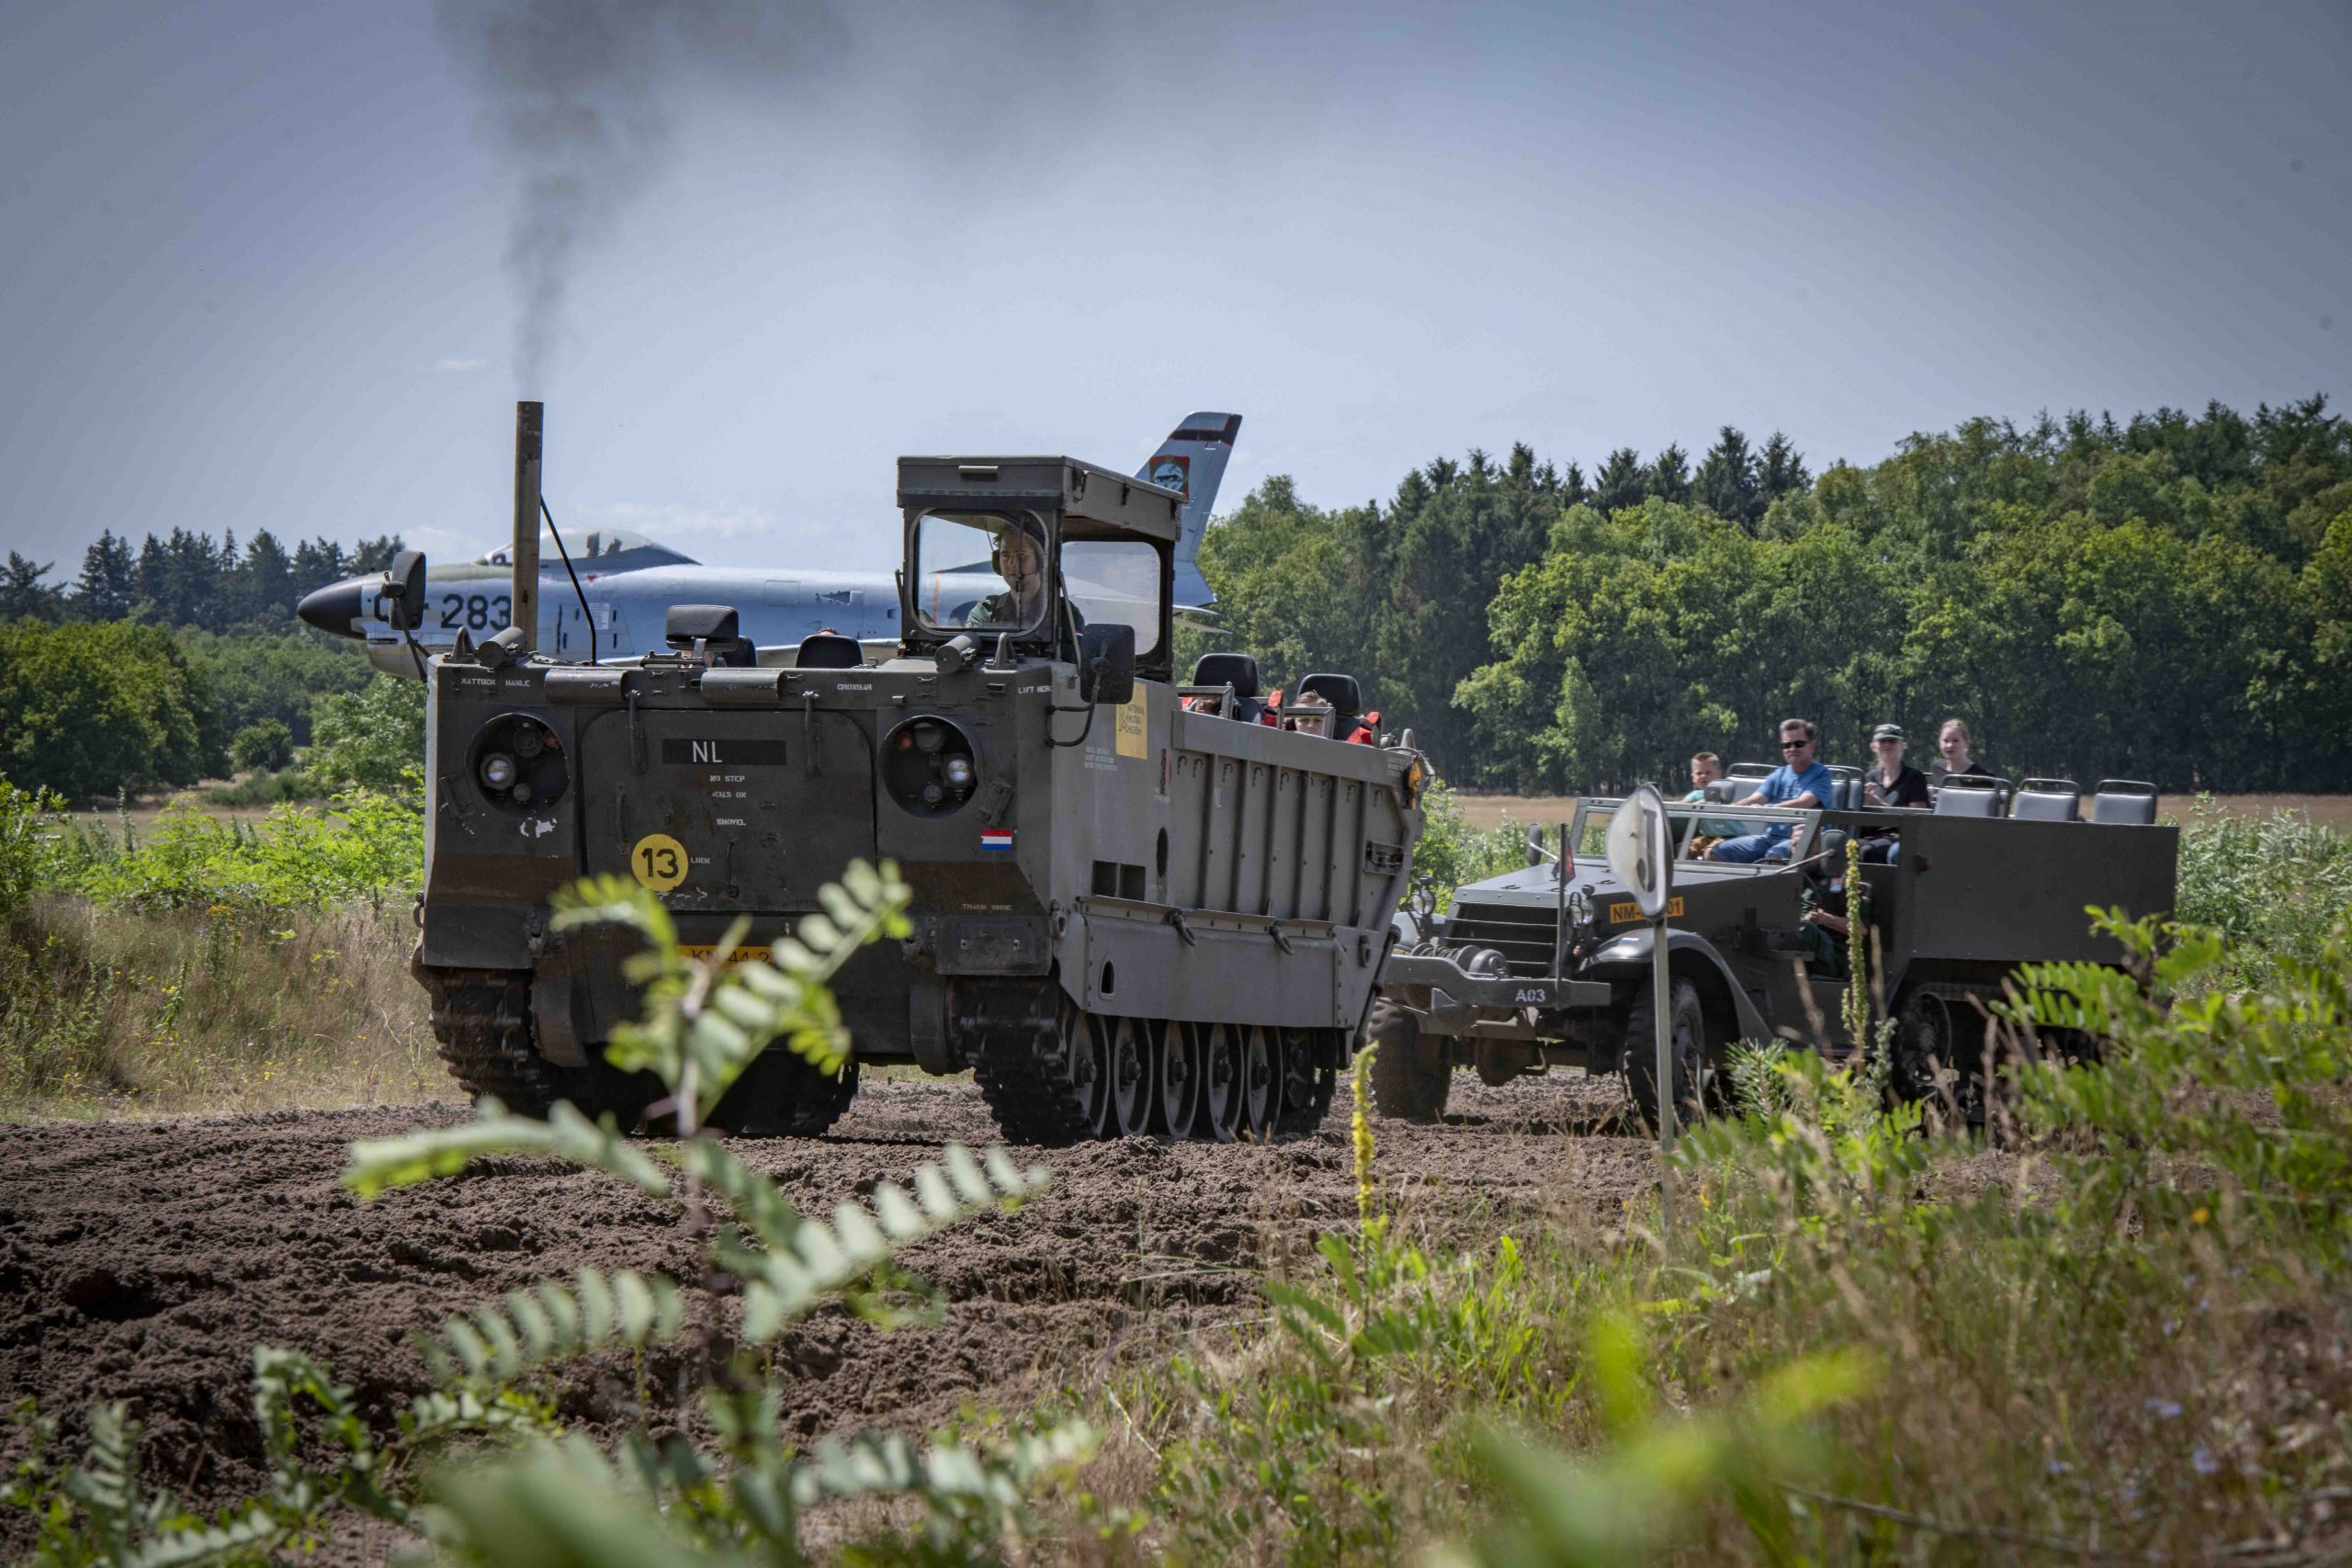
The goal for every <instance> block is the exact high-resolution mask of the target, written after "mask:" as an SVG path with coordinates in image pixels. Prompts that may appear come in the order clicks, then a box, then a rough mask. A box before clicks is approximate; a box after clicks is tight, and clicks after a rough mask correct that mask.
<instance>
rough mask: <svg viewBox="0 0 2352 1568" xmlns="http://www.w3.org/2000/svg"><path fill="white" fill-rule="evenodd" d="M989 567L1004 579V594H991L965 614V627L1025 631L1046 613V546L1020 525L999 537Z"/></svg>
mask: <svg viewBox="0 0 2352 1568" xmlns="http://www.w3.org/2000/svg"><path fill="white" fill-rule="evenodd" d="M989 566H991V567H993V568H994V569H995V570H996V574H997V575H998V576H999V577H1001V578H1002V579H1003V580H1004V591H1003V592H1001V593H991V594H989V596H988V597H987V598H985V599H982V600H979V601H978V602H977V603H976V604H973V606H972V607H971V608H970V609H969V610H967V611H966V612H965V615H964V624H965V625H966V626H970V627H972V628H974V629H975V630H984V631H1016V632H1017V631H1025V630H1027V629H1028V628H1029V627H1031V626H1035V625H1036V624H1037V617H1038V616H1040V615H1043V614H1045V610H1046V547H1045V545H1044V544H1043V543H1042V542H1041V541H1040V540H1039V539H1038V538H1037V537H1036V536H1035V535H1034V534H1032V533H1030V532H1029V530H1027V529H1026V528H1023V527H1022V526H1021V525H1019V524H1017V523H1016V524H1012V525H1008V526H1007V527H1006V528H1005V530H1004V531H1003V532H1002V533H1001V534H999V535H998V536H996V543H995V546H994V547H993V548H992V549H990V550H989Z"/></svg>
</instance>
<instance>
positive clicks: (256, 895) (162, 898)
mask: <svg viewBox="0 0 2352 1568" xmlns="http://www.w3.org/2000/svg"><path fill="white" fill-rule="evenodd" d="M83 844H84V851H83V852H84V855H85V864H84V866H83V867H82V868H81V870H80V872H79V874H78V876H77V878H76V880H77V883H78V886H80V887H81V889H82V890H83V891H84V892H85V893H87V894H88V895H89V896H90V897H91V898H92V899H93V900H95V901H96V902H97V903H99V904H101V905H106V906H110V907H119V908H136V909H162V908H183V909H184V908H198V909H209V908H220V909H222V910H227V911H246V912H253V913H268V912H272V911H281V910H287V909H316V908H324V907H326V906H328V905H330V904H334V903H337V902H340V901H342V900H344V899H349V898H366V899H368V900H370V901H371V902H376V903H379V904H380V902H381V901H382V899H383V898H384V897H385V896H386V895H387V894H390V893H395V892H398V891H400V890H401V889H404V888H408V887H413V886H416V885H417V883H418V881H419V879H420V878H421V877H422V876H423V874H424V818H423V815H422V814H421V813H420V812H419V811H418V810H417V809H416V808H415V807H412V806H410V805H408V804H406V803H405V802H403V801H400V800H394V799H391V798H389V797H387V796H385V795H376V794H371V793H369V792H368V791H364V790H362V791H356V792H354V793H352V794H349V795H338V796H337V797H336V798H335V802H334V807H333V808H332V809H320V808H318V807H306V806H280V807H277V808H276V809H275V810H273V811H271V812H270V814H269V815H268V816H267V817H266V818H263V819H262V820H261V821H260V822H258V823H256V824H254V825H253V826H252V827H246V826H244V825H243V824H241V823H238V822H234V821H228V820H223V819H222V818H218V817H214V816H212V815H210V814H209V813H208V812H206V811H205V810H204V809H203V808H202V807H199V806H197V805H195V804H194V803H192V802H183V803H181V804H178V805H175V806H174V807H171V808H169V809H168V810H166V811H165V812H164V815H163V816H162V817H161V818H157V819H156V822H155V825H154V827H153V829H150V830H149V832H148V834H147V836H146V838H145V840H144V841H143V842H142V841H137V840H131V839H130V838H129V836H128V835H126V838H125V840H124V841H123V842H122V843H120V844H119V845H118V844H116V843H115V842H114V841H113V840H111V839H110V838H109V837H108V836H107V834H106V832H105V829H103V828H97V827H94V828H93V829H89V830H88V831H87V833H86V834H85V839H84V840H83Z"/></svg>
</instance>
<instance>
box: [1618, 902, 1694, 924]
mask: <svg viewBox="0 0 2352 1568" xmlns="http://www.w3.org/2000/svg"><path fill="white" fill-rule="evenodd" d="M1681 913H1682V900H1681V899H1679V898H1669V899H1668V900H1667V901H1666V918H1667V919H1669V920H1671V919H1677V918H1678V917H1679V916H1680V915H1681ZM1641 918H1642V907H1641V906H1640V905H1639V904H1636V903H1634V901H1633V900H1632V899H1631V898H1628V899H1626V900H1625V901H1624V902H1623V903H1620V904H1611V905H1610V906H1609V923H1610V924H1611V925H1612V926H1621V925H1623V924H1624V923H1625V922H1626V921H1627V920H1638V919H1641Z"/></svg>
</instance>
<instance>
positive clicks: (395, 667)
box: [296, 413, 1241, 680]
mask: <svg viewBox="0 0 2352 1568" xmlns="http://www.w3.org/2000/svg"><path fill="white" fill-rule="evenodd" d="M1240 433H1241V416H1240V415H1239V414H1238V413H1195V414H1191V415H1188V416H1186V418H1185V420H1184V422H1183V423H1182V424H1180V425H1178V426H1177V427H1176V429H1175V430H1174V431H1173V432H1172V433H1170V435H1169V437H1168V439H1167V440H1166V441H1164V442H1162V443H1161V444H1160V447H1159V451H1157V452H1155V453H1153V454H1152V455H1151V460H1150V461H1149V462H1147V463H1146V464H1144V466H1143V467H1142V468H1140V469H1138V470H1137V471H1136V478H1137V479H1144V480H1148V482H1150V483H1153V484H1157V485H1160V486H1163V487H1164V488H1166V489H1169V490H1172V491H1177V492H1178V493H1179V494H1181V495H1182V496H1183V497H1184V511H1183V535H1182V538H1181V539H1180V540H1179V542H1178V544H1177V547H1176V577H1175V601H1176V604H1177V605H1178V606H1179V607H1180V609H1181V611H1182V612H1184V613H1188V614H1191V615H1203V614H1208V613H1210V599H1211V594H1210V592H1209V585H1208V581H1207V580H1206V579H1205V578H1204V577H1203V576H1202V575H1201V570H1200V566H1199V564H1198V560H1197V558H1198V556H1199V553H1200V547H1201V534H1202V532H1203V530H1204V529H1205V528H1206V527H1207V526H1208V521H1209V512H1210V509H1211V508H1212V507H1214V506H1215V505H1216V491H1217V485H1218V482H1219V481H1220V480H1222V479H1224V478H1225V465H1226V462H1227V459H1228V458H1230V457H1232V456H1233V444H1234V440H1235V438H1236V437H1237V436H1238V435H1239V434H1240ZM563 545H564V548H565V550H567V551H568V552H569V553H570V556H571V570H572V571H573V572H575V573H576V574H577V575H578V577H579V580H580V591H579V592H576V593H575V592H573V591H572V586H571V578H570V577H569V576H567V575H566V573H565V571H564V565H563V558H562V556H561V555H560V554H559V552H558V550H557V548H556V542H555V538H554V536H553V534H552V533H551V532H550V531H549V530H548V529H545V528H542V529H541V530H540V533H539V627H538V632H539V635H538V647H539V648H540V649H543V650H545V651H546V652H548V653H550V654H552V655H554V656H555V657H556V658H558V659H563V660H575V661H577V662H580V663H583V664H585V663H594V661H595V660H599V659H614V658H629V657H633V656H635V655H638V654H644V653H660V652H662V651H663V643H662V637H663V628H664V622H665V619H666V617H667V615H668V612H669V609H670V606H671V605H673V604H731V605H733V606H734V607H735V610H736V615H737V619H738V625H739V626H740V629H741V635H742V636H743V637H747V638H749V639H750V640H751V641H752V643H753V644H755V645H756V646H757V647H758V648H759V649H761V658H762V661H763V662H783V663H788V662H791V660H792V650H794V649H797V648H798V646H799V643H800V640H801V638H803V637H807V636H808V635H809V633H811V632H815V631H834V632H839V633H841V634H842V635H843V636H846V637H855V638H856V639H857V640H858V641H860V642H862V643H865V644H867V645H868V646H869V648H871V649H873V650H875V651H876V652H879V651H882V650H884V649H889V648H895V647H896V646H897V645H898V641H899V588H898V582H897V580H896V578H895V577H894V576H893V575H892V574H891V573H889V572H887V571H795V570H789V569H785V568H759V567H717V566H705V565H703V564H702V563H701V562H699V561H696V560H695V559H693V558H691V557H688V556H684V555H681V554H680V553H679V552H677V551H676V550H673V549H671V548H669V547H666V546H663V545H659V544H656V543H654V542H653V541H652V540H651V539H649V538H647V537H646V536H644V535H642V534H635V533H631V532H629V531H628V530H626V529H619V528H590V529H586V530H583V531H582V532H580V533H578V534H566V535H565V536H564V538H563ZM510 553H511V547H509V546H505V545H502V546H500V547H498V548H497V549H494V550H492V551H491V552H490V553H489V554H488V555H485V556H483V557H481V558H480V559H478V560H473V561H468V562H465V563H462V564H458V565H451V566H435V567H432V568H431V569H430V570H428V572H427V573H426V577H425V584H426V607H425V615H424V625H423V626H419V627H418V628H417V629H416V630H415V632H414V633H413V634H411V636H413V638H414V643H415V647H414V648H413V649H412V647H411V645H410V637H408V636H403V635H402V634H401V632H400V631H398V630H396V629H395V628H394V627H392V626H390V624H389V623H388V622H386V621H385V620H384V619H383V618H382V617H381V616H380V615H378V614H376V613H375V612H374V609H373V606H374V604H375V597H374V593H373V590H374V589H376V588H377V587H378V586H379V581H380V580H379V578H378V577H375V576H368V577H350V578H345V580H344V581H341V582H335V583H330V584H329V585H328V586H326V587H324V588H322V589H320V590H318V591H317V592H314V593H312V594H311V595H310V596H308V597H307V598H305V599H304V600H303V601H302V603H301V604H300V606H298V607H297V610H296V613H297V614H298V615H300V616H301V617H302V619H303V620H305V621H307V622H309V623H310V624H311V626H316V627H318V628H319V629H320V630H321V631H323V632H331V633H333V634H334V635H335V636H337V637H353V638H357V639H361V640H364V641H365V642H366V643H367V644H368V660H369V661H370V662H371V663H373V664H374V665H375V666H376V668H377V669H379V670H381V671H386V672H387V673H389V674H393V675H401V676H405V677H407V678H409V679H412V680H413V679H415V678H416V677H417V676H418V674H419V672H420V671H422V669H423V668H424V664H423V660H422V658H421V657H420V655H421V654H422V655H430V654H433V653H438V652H445V651H447V649H450V648H451V647H453V646H454V645H455V644H456V642H457V640H458V633H459V632H460V631H463V632H464V633H465V634H466V635H467V636H468V637H469V638H471V639H472V640H473V641H475V642H477V643H478V642H481V641H482V640H483V639H484V638H486V637H492V636H494V635H496V634H497V633H498V632H501V631H503V630H504V629H505V627H506V624H507V621H508V620H509V618H510V616H511V614H512V610H513V605H512V601H511V598H510V595H509V593H508V558H509V555H510ZM967 576H968V578H969V581H968V583H967V582H966V581H965V578H966V577H967ZM1000 586H1001V584H1000V583H999V582H998V581H997V579H996V577H995V575H994V574H993V573H992V572H990V571H989V570H988V568H987V566H986V564H985V563H975V564H974V566H973V567H972V568H971V569H970V571H969V572H968V573H967V574H965V573H954V572H951V573H947V574H944V575H943V577H942V579H941V581H939V582H936V583H933V584H931V585H929V586H928V589H927V592H930V593H932V594H933V597H940V596H942V595H946V596H951V597H952V596H954V595H956V594H957V593H959V592H964V591H965V590H967V589H968V592H969V594H970V597H972V598H974V599H978V597H980V595H982V594H983V593H987V592H992V591H994V590H995V589H996V588H998V587H1000ZM1070 590H1071V593H1072V596H1073V597H1074V598H1076V599H1077V600H1078V601H1079V603H1080V605H1081V606H1084V605H1085V604H1086V603H1087V601H1088V597H1089V585H1085V584H1080V583H1078V582H1075V581H1073V582H1072V583H1071V584H1070ZM1097 592H1100V593H1101V594H1103V595H1107V596H1108V597H1107V599H1106V604H1107V603H1109V602H1112V601H1115V600H1117V599H1120V598H1124V597H1126V596H1127V595H1126V594H1125V593H1124V592H1121V591H1120V590H1119V588H1117V587H1116V586H1115V585H1103V586H1101V587H1100V588H1099V590H1097ZM582 600H585V601H586V604H585V607H584V614H583V606H582Z"/></svg>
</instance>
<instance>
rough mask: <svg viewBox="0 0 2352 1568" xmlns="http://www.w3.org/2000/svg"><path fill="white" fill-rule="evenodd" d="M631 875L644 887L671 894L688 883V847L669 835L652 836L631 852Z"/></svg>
mask: <svg viewBox="0 0 2352 1568" xmlns="http://www.w3.org/2000/svg"><path fill="white" fill-rule="evenodd" d="M628 871H629V874H630V875H631V876H634V877H636V878H637V880H638V883H639V886H645V887H650V888H651V889H653V891H654V892H656V893H667V892H668V891H670V889H672V888H673V887H675V886H678V884H680V883H681V882H684V880H685V879H686V846H685V845H684V844H682V843H680V842H678V840H675V839H673V838H672V837H670V835H669V834H667V833H648V834H646V835H645V837H643V838H642V839H639V840H638V841H637V843H636V846H635V847H634V848H632V849H631V850H630V851H629V852H628Z"/></svg>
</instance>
